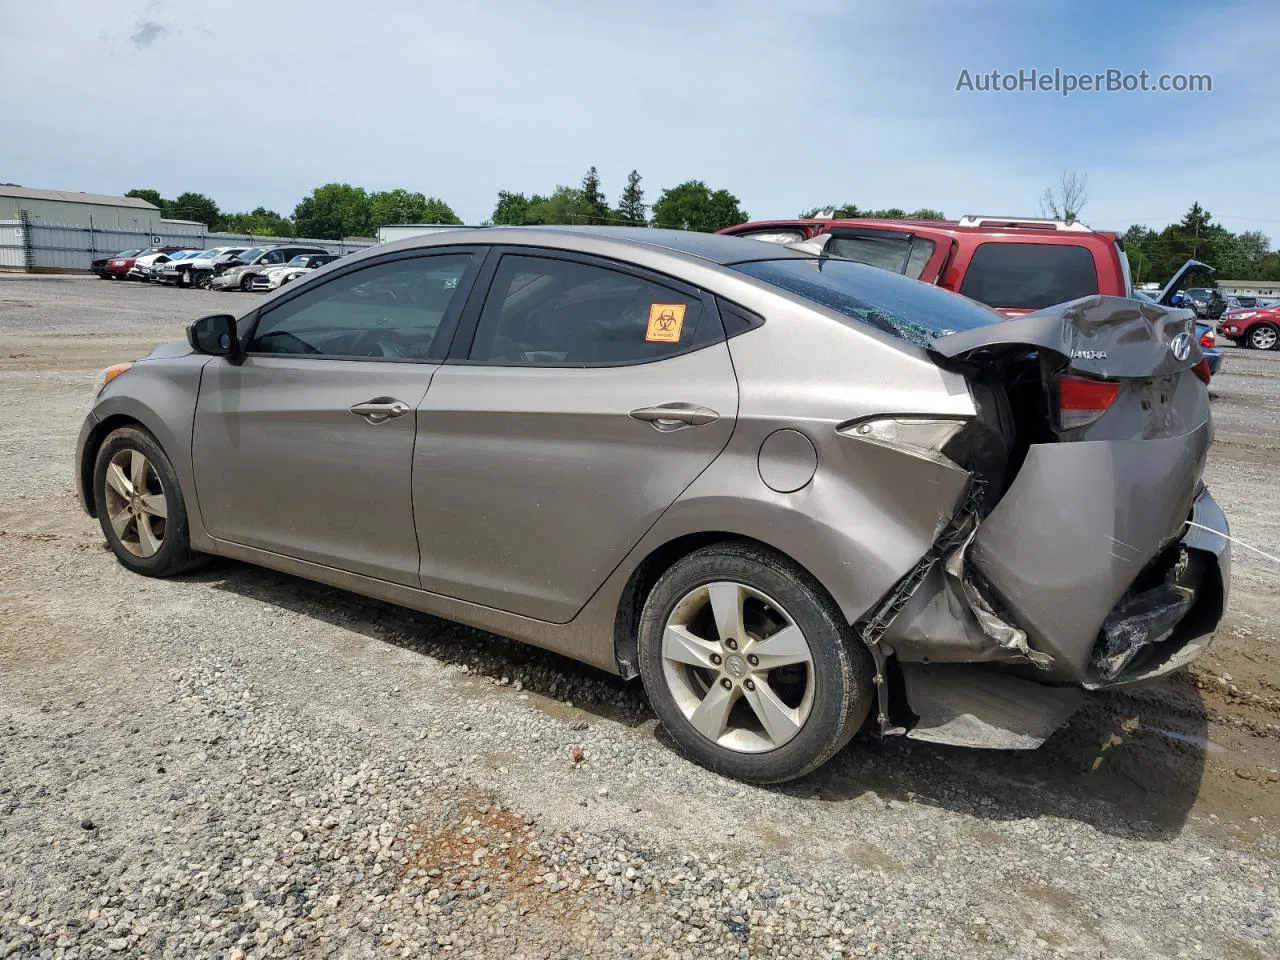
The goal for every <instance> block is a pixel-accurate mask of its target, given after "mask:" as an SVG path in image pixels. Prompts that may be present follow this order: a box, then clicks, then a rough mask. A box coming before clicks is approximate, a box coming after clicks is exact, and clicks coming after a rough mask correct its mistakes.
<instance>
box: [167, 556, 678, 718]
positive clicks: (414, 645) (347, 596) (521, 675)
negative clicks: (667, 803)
mask: <svg viewBox="0 0 1280 960" xmlns="http://www.w3.org/2000/svg"><path fill="white" fill-rule="evenodd" d="M183 579H184V580H188V581H191V582H199V583H208V584H209V585H210V586H212V587H213V588H214V589H217V590H226V591H229V592H231V593H235V594H238V595H240V596H243V597H248V598H250V599H253V600H256V601H258V602H260V603H264V604H269V605H271V606H275V607H280V608H282V609H284V610H289V611H291V612H294V613H298V614H301V615H303V616H307V617H314V618H317V619H320V620H324V621H325V622H327V623H330V624H333V625H334V626H338V627H342V628H344V629H346V630H350V631H353V632H354V633H358V634H360V635H361V636H364V637H367V638H368V639H370V640H376V641H378V642H380V643H389V644H392V645H394V646H397V647H401V648H403V649H405V650H411V651H413V652H414V653H420V654H425V655H427V656H430V657H433V658H435V659H436V660H440V661H442V662H444V663H450V664H454V665H455V666H460V667H464V668H466V670H467V671H468V672H470V673H472V674H475V675H479V676H484V677H488V678H490V679H492V680H493V681H495V683H501V684H503V685H507V684H512V685H514V684H519V688H520V689H521V690H522V691H524V692H527V693H532V694H538V695H541V696H543V697H547V698H549V699H553V700H560V701H569V702H572V704H573V706H574V707H575V708H577V709H579V710H582V711H585V712H586V713H589V714H593V715H595V716H597V717H600V718H601V719H606V720H610V721H612V722H614V723H620V724H623V725H626V726H629V727H635V726H639V725H640V724H642V723H644V722H645V721H647V720H651V719H653V712H652V711H651V710H650V709H649V704H648V701H647V700H646V699H645V696H644V691H643V689H642V688H641V687H640V684H638V683H627V682H626V681H624V680H622V679H621V678H619V677H617V676H614V675H613V674H610V673H606V672H604V671H603V670H598V669H596V668H595V667H592V666H589V665H587V664H584V663H581V662H579V661H577V660H573V659H571V658H569V657H565V656H561V655H560V654H557V653H552V652H551V651H549V650H542V649H539V648H537V647H533V646H530V645H528V644H525V643H520V642H518V641H515V640H508V639H507V638H505V637H499V636H497V635H495V634H492V633H489V632H487V631H485V630H477V629H475V628H474V627H468V626H465V625H463V624H460V623H456V622H454V621H452V620H442V619H440V618H439V617H433V616H431V615H430V614H427V613H419V612H418V611H416V610H410V609H408V608H407V607H401V606H397V605H396V604H393V603H388V602H386V601H383V600H376V599H373V598H371V597H365V596H361V595H360V594H356V593H349V592H347V591H345V590H340V589H337V588H335V587H329V586H326V585H324V584H320V583H316V582H314V581H311V580H305V579H302V578H300V577H295V576H291V575H289V574H286V573H278V572H276V571H274V570H268V569H266V568H263V567H254V566H251V565H249V564H244V563H239V562H237V561H234V560H226V559H223V558H216V559H214V560H212V561H210V563H209V564H208V565H206V566H204V567H201V568H200V569H199V570H196V571H194V572H192V573H189V574H186V575H185V576H184V577H183Z"/></svg>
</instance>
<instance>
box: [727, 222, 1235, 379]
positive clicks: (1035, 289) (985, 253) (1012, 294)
mask: <svg viewBox="0 0 1280 960" xmlns="http://www.w3.org/2000/svg"><path fill="white" fill-rule="evenodd" d="M720 233H724V234H729V235H731V236H738V237H749V238H751V239H758V238H764V239H767V240H771V241H773V242H775V243H787V244H790V245H799V247H800V248H801V249H803V250H805V251H806V252H810V253H818V254H821V255H823V256H832V257H842V258H844V259H848V260H856V261H858V262H859V263H866V264H870V265H871V266H875V267H881V268H883V269H885V270H889V271H891V272H893V273H901V274H903V275H904V276H908V277H911V278H912V279H915V280H921V281H923V282H925V283H932V284H936V285H938V286H940V287H944V288H946V289H947V290H954V291H956V292H958V293H962V294H964V295H965V296H967V297H971V298H972V299H974V300H977V301H978V302H980V303H985V304H986V305H987V306H989V307H993V308H994V309H996V310H997V311H999V312H1000V313H1001V314H1002V315H1003V316H1006V317H1020V316H1025V315H1026V314H1028V313H1032V312H1034V311H1036V310H1041V309H1044V308H1045V307H1049V306H1054V305H1056V304H1060V303H1066V302H1068V301H1071V300H1077V299H1079V298H1081V297H1091V296H1098V295H1101V296H1114V297H1129V296H1131V295H1132V294H1133V281H1132V279H1131V278H1130V273H1129V260H1128V257H1127V256H1126V255H1125V253H1124V244H1123V241H1122V240H1121V238H1120V237H1119V235H1117V234H1115V233H1111V232H1109V231H1103V230H1090V229H1089V228H1088V227H1086V226H1085V225H1084V224H1082V223H1079V222H1074V223H1066V222H1064V221H1061V220H1043V219H1019V218H1016V217H963V218H961V219H960V220H868V219H845V220H834V219H825V220H818V219H811V220H802V219H796V220H764V221H756V222H753V223H743V224H739V225H738V226H736V227H728V228H726V229H724V230H721V231H720ZM787 238H789V239H787ZM1201 272H1208V273H1212V272H1213V268H1212V267H1210V266H1208V265H1207V264H1203V263H1201V262H1199V261H1198V260H1188V261H1187V262H1186V263H1185V264H1183V266H1182V268H1181V269H1180V270H1179V271H1178V273H1177V274H1175V275H1174V277H1173V278H1172V279H1171V280H1170V281H1169V283H1168V284H1166V285H1165V287H1164V289H1163V290H1161V291H1159V292H1158V293H1157V294H1155V295H1154V296H1155V299H1156V301H1157V303H1160V304H1164V305H1169V304H1170V302H1171V300H1172V298H1173V294H1174V293H1175V292H1177V291H1178V290H1181V289H1182V288H1183V286H1184V285H1185V284H1186V283H1187V280H1188V278H1189V277H1191V276H1194V275H1196V274H1197V273H1201ZM1198 373H1199V376H1200V378H1201V379H1202V380H1204V381H1205V382H1206V383H1207V382H1208V378H1209V371H1208V368H1207V366H1204V367H1201V368H1200V370H1199V371H1198Z"/></svg>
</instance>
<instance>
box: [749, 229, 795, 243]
mask: <svg viewBox="0 0 1280 960" xmlns="http://www.w3.org/2000/svg"><path fill="white" fill-rule="evenodd" d="M737 236H739V237H746V238H747V239H748V240H764V241H766V242H768V243H795V242H796V241H797V240H803V239H804V231H803V230H755V231H752V232H751V233H739V234H737Z"/></svg>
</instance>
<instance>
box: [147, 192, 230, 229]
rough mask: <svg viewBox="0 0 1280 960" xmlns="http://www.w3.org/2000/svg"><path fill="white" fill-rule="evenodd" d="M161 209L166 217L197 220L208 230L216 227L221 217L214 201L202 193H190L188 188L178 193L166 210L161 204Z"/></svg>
mask: <svg viewBox="0 0 1280 960" xmlns="http://www.w3.org/2000/svg"><path fill="white" fill-rule="evenodd" d="M161 210H163V211H164V215H165V216H166V217H169V218H171V219H174V220H197V221H199V222H200V223H203V224H204V225H205V226H206V227H208V228H209V229H210V230H212V229H214V228H215V227H217V225H218V221H219V220H221V219H222V214H221V213H220V212H219V211H218V205H217V204H216V203H214V202H213V201H212V200H211V199H209V198H208V197H206V196H205V195H204V194H203V193H192V192H191V191H189V190H188V191H187V192H186V193H180V194H178V198H177V199H176V200H174V201H173V203H172V204H170V205H169V208H168V209H167V210H166V209H165V208H164V207H163V206H162V207H161Z"/></svg>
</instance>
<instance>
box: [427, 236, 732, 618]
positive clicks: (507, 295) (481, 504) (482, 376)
mask: <svg viewBox="0 0 1280 960" xmlns="http://www.w3.org/2000/svg"><path fill="white" fill-rule="evenodd" d="M492 273H493V279H492V281H491V283H490V284H489V286H488V293H487V297H485V298H484V299H483V309H481V308H480V307H479V301H477V302H476V304H475V305H473V306H472V307H470V308H468V315H467V316H466V317H464V318H463V322H462V327H461V329H460V332H459V337H458V342H459V345H457V346H455V348H454V350H455V353H457V356H455V358H454V359H453V360H451V362H449V363H446V364H445V365H444V366H443V367H441V368H440V370H439V372H438V373H437V374H436V377H435V380H434V381H433V383H432V385H431V390H430V392H429V393H428V394H427V397H426V399H425V400H424V401H423V403H422V406H421V407H420V409H419V412H418V443H417V449H416V450H415V453H414V468H413V507H414V519H415V522H416V523H417V527H418V538H419V542H420V543H421V548H422V586H423V588H424V589H427V590H430V591H432V592H435V593H440V594H444V595H446V596H450V597H455V598H458V599H461V600H467V601H470V602H472V603H478V604H484V605H486V606H491V607H496V608H498V609H500V610H506V611H510V612H513V613H517V614H521V615H523V616H528V617H533V618H536V619H539V620H547V621H553V622H557V623H564V622H567V621H568V620H570V619H572V618H573V616H574V615H575V614H576V613H577V612H578V611H579V610H580V609H582V607H583V605H585V604H586V602H587V600H588V599H590V597H591V594H592V593H594V592H595V590H596V589H597V588H598V587H599V586H600V585H601V584H602V583H603V582H604V580H605V579H606V578H607V577H608V576H609V574H610V572H611V571H612V570H613V569H614V568H615V567H616V566H617V565H618V563H619V562H621V560H622V559H623V557H624V556H625V555H626V554H627V552H628V551H629V550H630V549H631V548H632V547H633V546H634V545H635V544H636V543H637V542H638V541H639V540H640V538H641V537H642V536H643V535H644V533H645V531H647V530H648V529H649V528H650V527H651V526H652V525H653V523H654V522H655V521H656V520H657V519H658V517H659V516H660V515H661V514H662V512H663V511H664V510H666V508H667V507H668V506H670V505H671V503H672V502H673V501H674V500H675V499H676V498H677V497H678V496H679V495H680V494H681V492H682V491H683V490H684V489H685V488H686V487H687V486H688V485H689V484H690V483H692V482H693V480H694V479H695V478H696V477H697V476H698V474H700V473H701V472H702V471H703V470H705V469H706V468H707V466H708V465H710V463H711V462H712V461H713V460H714V459H715V458H716V456H717V455H718V454H719V453H720V451H721V450H722V449H724V447H725V444H726V443H728V440H729V435H730V434H731V433H732V432H733V425H734V421H735V418H736V416H737V407H738V387H737V380H736V379H735V377H734V373H733V366H732V364H731V362H730V359H729V350H728V346H727V344H726V343H725V342H724V329H723V325H722V324H721V321H720V317H719V314H718V312H717V311H716V307H715V302H714V299H713V298H711V297H709V296H706V295H704V294H702V293H700V292H699V291H697V290H693V289H691V288H688V287H684V286H682V285H680V284H678V283H677V282H675V281H671V280H668V279H666V278H658V277H654V276H651V275H648V274H645V273H642V272H640V271H635V270H631V269H629V268H627V267H623V266H620V265H617V264H613V263H605V262H601V261H595V260H593V259H591V258H587V257H576V256H573V255H570V254H547V255H541V256H529V255H525V254H521V253H516V252H507V253H504V254H502V255H501V258H500V259H499V260H498V261H497V265H496V270H493V271H492ZM482 282H483V281H482ZM463 344H465V346H463Z"/></svg>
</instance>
